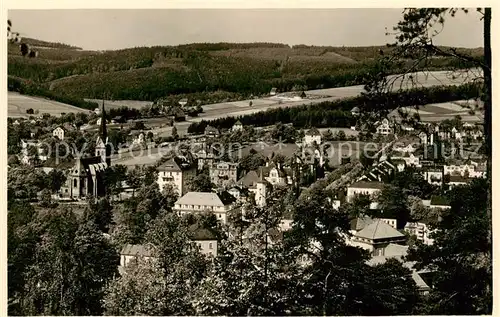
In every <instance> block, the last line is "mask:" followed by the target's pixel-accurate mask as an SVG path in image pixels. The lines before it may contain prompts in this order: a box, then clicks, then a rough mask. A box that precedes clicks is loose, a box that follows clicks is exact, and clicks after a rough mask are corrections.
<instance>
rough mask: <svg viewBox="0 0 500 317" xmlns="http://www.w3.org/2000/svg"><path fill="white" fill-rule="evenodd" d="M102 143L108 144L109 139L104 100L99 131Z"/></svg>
mask: <svg viewBox="0 0 500 317" xmlns="http://www.w3.org/2000/svg"><path fill="white" fill-rule="evenodd" d="M99 134H100V137H101V139H102V142H104V143H106V141H107V138H108V131H107V130H106V110H105V109H104V99H103V100H102V111H101V127H100V130H99Z"/></svg>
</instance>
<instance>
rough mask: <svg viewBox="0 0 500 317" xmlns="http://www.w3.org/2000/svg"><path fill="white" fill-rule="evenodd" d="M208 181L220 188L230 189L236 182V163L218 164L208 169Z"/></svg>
mask: <svg viewBox="0 0 500 317" xmlns="http://www.w3.org/2000/svg"><path fill="white" fill-rule="evenodd" d="M209 173H210V181H211V182H212V183H213V184H215V185H216V186H218V187H220V188H226V187H230V186H233V185H235V184H236V182H237V181H238V163H230V162H219V163H212V164H211V165H210V167H209Z"/></svg>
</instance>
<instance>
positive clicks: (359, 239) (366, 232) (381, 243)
mask: <svg viewBox="0 0 500 317" xmlns="http://www.w3.org/2000/svg"><path fill="white" fill-rule="evenodd" d="M405 241H406V237H405V235H404V234H402V233H401V232H399V231H398V230H396V229H394V228H393V227H392V226H391V225H389V224H387V223H386V222H385V221H383V220H381V219H373V222H372V223H370V224H368V225H366V226H365V227H364V228H363V229H361V230H360V231H357V232H356V233H354V234H353V236H352V237H351V238H350V240H349V241H348V243H349V244H350V245H352V246H357V247H360V248H363V249H365V250H368V251H370V253H371V254H372V255H375V256H377V255H384V249H385V248H386V247H387V246H388V245H389V244H390V243H395V244H402V243H405Z"/></svg>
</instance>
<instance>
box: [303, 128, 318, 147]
mask: <svg viewBox="0 0 500 317" xmlns="http://www.w3.org/2000/svg"><path fill="white" fill-rule="evenodd" d="M304 143H305V145H313V144H317V145H319V144H321V133H320V132H319V130H318V129H316V128H311V129H309V130H308V131H307V132H306V133H305V136H304Z"/></svg>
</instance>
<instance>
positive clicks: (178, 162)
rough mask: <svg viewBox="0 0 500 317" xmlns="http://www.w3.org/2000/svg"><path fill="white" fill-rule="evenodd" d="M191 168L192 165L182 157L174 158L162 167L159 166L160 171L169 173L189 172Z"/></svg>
mask: <svg viewBox="0 0 500 317" xmlns="http://www.w3.org/2000/svg"><path fill="white" fill-rule="evenodd" d="M191 167H192V165H191V164H190V163H189V162H188V161H187V160H183V159H182V158H180V157H173V158H171V159H170V160H168V161H166V162H165V163H163V164H162V165H160V166H158V170H159V171H167V172H181V171H185V170H188V169H190V168H191Z"/></svg>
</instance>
